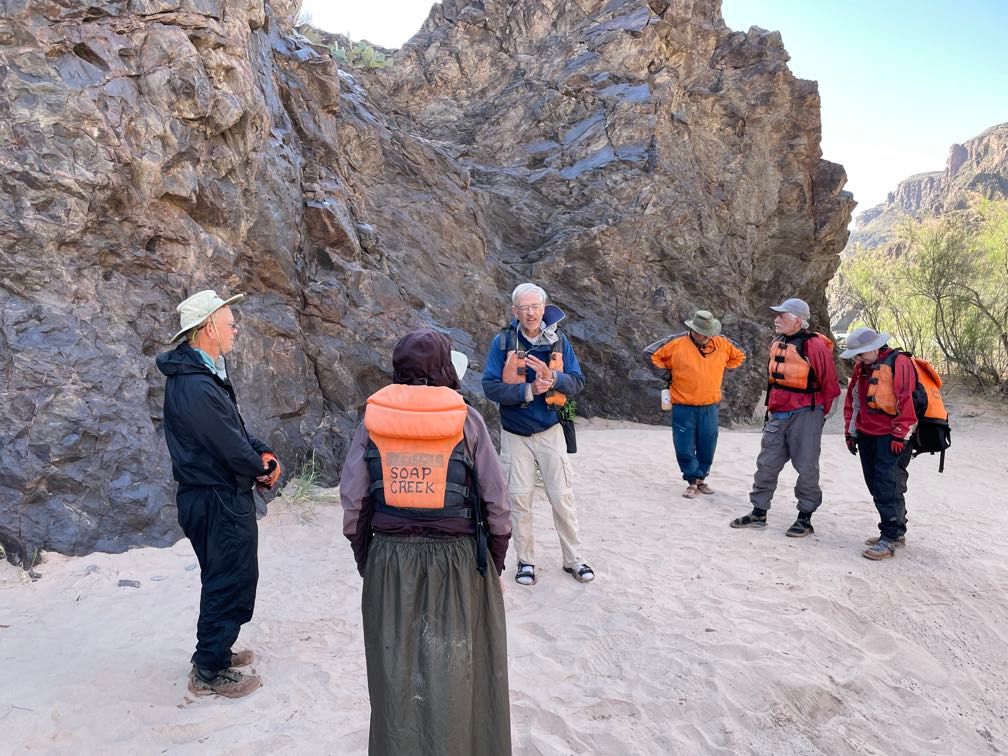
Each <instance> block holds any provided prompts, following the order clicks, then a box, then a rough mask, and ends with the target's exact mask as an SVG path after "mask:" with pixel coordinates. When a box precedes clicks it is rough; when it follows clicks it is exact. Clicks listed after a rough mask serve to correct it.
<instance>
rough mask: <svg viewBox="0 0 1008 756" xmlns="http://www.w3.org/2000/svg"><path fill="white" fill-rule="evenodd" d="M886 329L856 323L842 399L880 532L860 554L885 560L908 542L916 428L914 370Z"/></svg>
mask: <svg viewBox="0 0 1008 756" xmlns="http://www.w3.org/2000/svg"><path fill="white" fill-rule="evenodd" d="M888 343H889V334H888V333H877V332H876V331H874V330H872V329H871V328H857V329H855V330H854V331H852V332H851V334H850V335H849V336H848V337H847V351H845V352H843V353H842V354H841V355H840V356H841V357H842V358H843V359H845V360H847V359H851V358H854V372H853V373H852V374H851V379H850V383H849V384H847V397H846V399H845V400H844V437H845V438H846V440H847V448H848V449H849V450H850V453H851V454H855V455H856V454H857V453H858V452H859V451H860V453H861V471H862V472H863V473H864V479H865V483H866V484H867V485H868V490H869V491H870V492H871V495H872V499H873V500H874V501H875V508H876V509H877V510H878V513H879V524H878V527H879V533H880V535H879V536H876V537H874V538H869V539H868V540H867V541H865V544H866V545H867V546H868V547H869V548H867V549H865V550H864V551H863V552H862V554H863V555H864V556H865V558H867V559H874V560H878V559H888V558H889V557H891V556H895V555H896V547H897V546H903V545H904V544H905V543H906V529H907V527H906V526H907V518H906V499H905V498H904V494H905V493H906V490H907V479H908V478H909V474H908V473H907V466H908V465H909V464H910V455H911V453H912V451H913V449H912V445H911V444H910V436H911V435H913V432H914V429H915V428H916V427H917V413H916V411H915V410H914V401H913V392H914V388H915V387H916V386H917V371H916V369H915V368H914V365H913V361H912V360H911V359H910V358H909V357H908V356H907V355H906V353H904V352H901V351H899V350H898V349H890V348H889V346H888Z"/></svg>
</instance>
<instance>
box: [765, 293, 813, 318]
mask: <svg viewBox="0 0 1008 756" xmlns="http://www.w3.org/2000/svg"><path fill="white" fill-rule="evenodd" d="M770 309H771V310H773V311H774V312H790V313H791V314H792V315H797V316H798V317H799V318H801V319H802V320H808V319H809V318H811V317H812V313H811V311H810V310H809V306H808V302H806V301H805V300H804V299H798V298H797V297H792V298H791V299H785V300H784V301H783V302H781V303H780V304H779V305H777V306H776V307H771V308H770Z"/></svg>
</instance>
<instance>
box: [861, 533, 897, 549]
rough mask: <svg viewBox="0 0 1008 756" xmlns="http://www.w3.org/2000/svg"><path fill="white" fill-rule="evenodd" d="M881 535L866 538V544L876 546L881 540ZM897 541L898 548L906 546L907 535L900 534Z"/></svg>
mask: <svg viewBox="0 0 1008 756" xmlns="http://www.w3.org/2000/svg"><path fill="white" fill-rule="evenodd" d="M880 537H881V536H872V537H871V538H865V546H874V545H875V544H876V543H878V542H879V538H880ZM895 543H896V548H897V549H902V548H903V547H904V546H906V536H900V537H899V538H897V539H896V541H895Z"/></svg>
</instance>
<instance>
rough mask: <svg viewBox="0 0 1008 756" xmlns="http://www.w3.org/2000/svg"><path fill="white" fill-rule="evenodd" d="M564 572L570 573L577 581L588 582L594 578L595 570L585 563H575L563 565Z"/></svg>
mask: <svg viewBox="0 0 1008 756" xmlns="http://www.w3.org/2000/svg"><path fill="white" fill-rule="evenodd" d="M563 569H564V572H568V573H570V575H571V576H572V577H573V578H574V579H575V580H577V581H578V582H579V583H590V582H591V581H592V580H594V579H595V571H594V570H593V569H592V568H591V567H589V566H588V565H587V564H584V563H582V564H576V565H574V566H573V567H564V568H563Z"/></svg>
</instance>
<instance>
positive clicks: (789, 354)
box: [767, 331, 833, 394]
mask: <svg viewBox="0 0 1008 756" xmlns="http://www.w3.org/2000/svg"><path fill="white" fill-rule="evenodd" d="M811 338H819V339H822V340H823V341H824V342H825V343H826V345H827V346H828V347H829V348H830V349H833V342H832V341H830V340H829V339H827V338H826V337H825V336H823V335H822V334H821V333H811V332H808V331H799V332H798V333H796V334H795V335H794V336H779V337H777V338H776V339H774V341H773V343H772V344H771V345H770V358H769V360H768V361H767V384H768V385H769V387H770V388H779V389H784V390H786V391H795V392H798V393H801V394H813V393H815V392H817V391H821V390H822V386H821V385H820V384H819V379H818V378H817V377H816V374H815V370H813V369H812V365H811V364H809V361H808V360H807V359H806V358H805V353H806V349H805V345H806V343H807V342H808V340H809V339H811Z"/></svg>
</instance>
